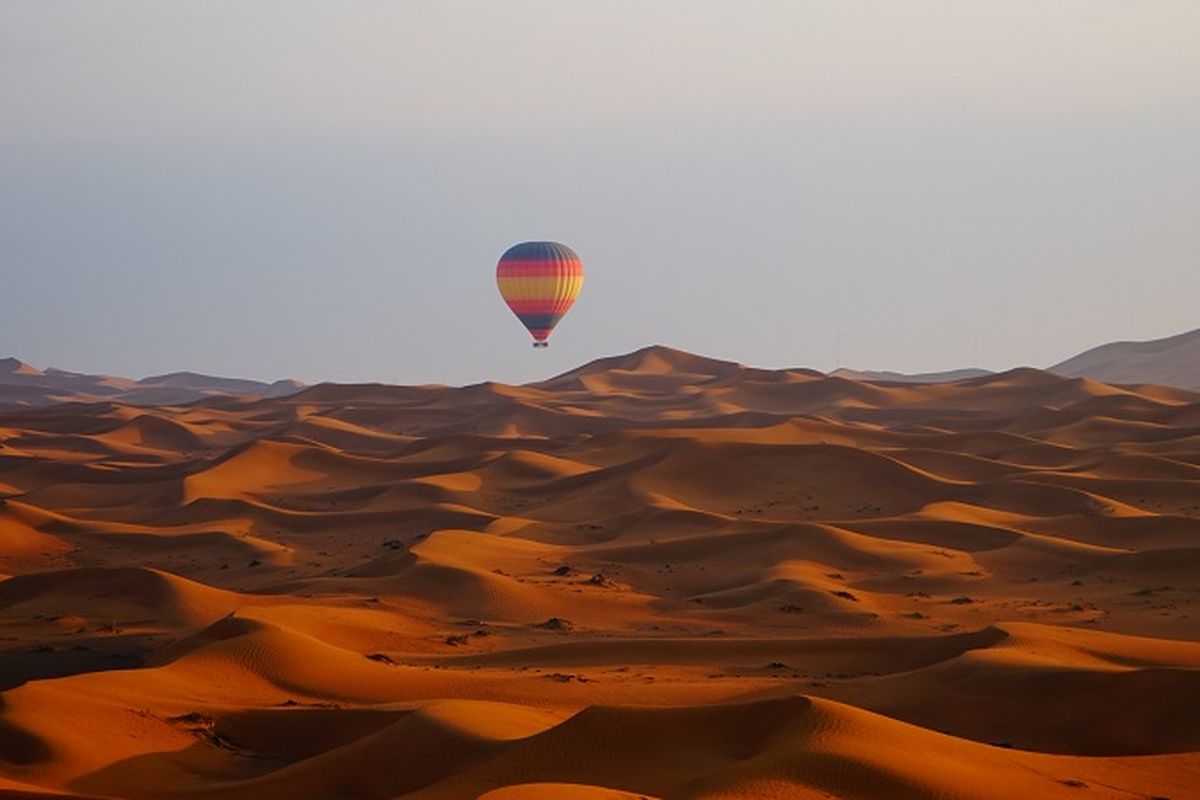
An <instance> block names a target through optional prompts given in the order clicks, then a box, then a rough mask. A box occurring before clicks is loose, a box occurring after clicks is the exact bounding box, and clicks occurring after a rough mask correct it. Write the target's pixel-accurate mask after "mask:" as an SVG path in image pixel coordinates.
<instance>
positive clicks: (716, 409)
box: [0, 347, 1200, 800]
mask: <svg viewBox="0 0 1200 800" xmlns="http://www.w3.org/2000/svg"><path fill="white" fill-rule="evenodd" d="M0 372H3V374H4V376H5V379H4V380H5V387H6V388H5V392H9V391H10V390H11V391H12V392H16V393H19V391H26V390H28V391H29V392H32V393H33V394H30V395H29V397H27V398H26V400H25V401H22V402H23V405H22V407H19V408H10V409H9V410H7V411H3V412H0V578H3V580H0V795H4V796H12V797H22V796H30V797H49V796H68V797H110V798H112V797H116V798H184V797H192V798H214V799H215V798H230V799H231V800H232V799H233V798H274V797H280V798H311V799H312V800H320V799H322V798H333V797H339V798H342V797H344V798H371V799H372V800H374V799H375V798H379V799H380V800H383V799H384V798H400V797H403V798H425V799H433V798H446V799H447V800H449V799H450V798H476V797H484V798H488V800H514V799H515V798H577V799H578V800H615V799H616V798H643V797H644V798H656V799H657V800H667V798H671V799H672V800H676V799H679V798H711V799H713V800H715V799H716V798H775V797H778V798H809V797H811V798H818V797H820V798H829V797H836V798H856V799H861V798H888V799H889V800H890V799H891V798H926V797H946V798H1011V797H1014V796H1028V797H1075V798H1078V797H1096V798H1113V797H1122V798H1123V797H1139V798H1153V797H1160V798H1161V797H1169V798H1172V799H1173V800H1181V798H1189V797H1196V796H1200V795H1198V794H1197V790H1196V787H1198V786H1200V724H1197V722H1196V721H1197V720H1198V719H1200V626H1198V623H1197V620H1198V619H1200V616H1198V615H1200V395H1198V394H1191V393H1189V392H1187V391H1184V390H1182V389H1178V388H1166V387H1160V386H1153V385H1140V384H1123V385H1121V386H1112V385H1108V384H1104V383H1099V382H1097V381H1095V380H1087V379H1076V378H1063V377H1058V376H1056V375H1053V374H1050V373H1045V372H1039V371H1037V370H1030V369H1020V370H1013V371H1010V372H1006V373H1001V374H996V375H981V376H971V377H960V376H954V377H955V378H956V379H955V380H950V381H945V382H940V383H933V382H921V383H897V382H891V381H886V380H882V381H868V380H856V379H854V378H852V377H847V376H824V375H821V374H820V373H817V372H813V371H810V370H802V369H794V370H779V371H768V370H761V369H754V368H749V367H744V366H742V365H739V364H736V363H732V362H727V361H719V360H715V359H708V358H704V357H701V356H696V355H692V354H689V353H683V352H680V351H676V350H671V349H669V348H659V347H656V348H646V349H643V350H640V351H637V352H635V353H631V354H627V355H624V356H616V357H613V358H608V359H602V360H600V361H597V362H593V363H591V364H588V365H584V366H582V367H580V368H578V369H576V370H572V371H571V372H568V373H566V374H564V375H560V376H558V377H555V378H551V379H549V380H546V381H543V382H541V383H538V384H532V385H528V386H505V385H502V384H496V383H484V384H477V385H474V386H466V387H445V386H418V387H393V386H383V385H376V384H363V385H332V384H324V385H319V386H314V387H310V388H307V389H303V390H302V391H298V392H296V393H294V394H291V395H289V396H284V397H262V396H253V397H234V396H229V395H228V394H227V393H228V392H238V391H243V390H247V391H253V392H256V393H257V392H258V387H255V386H251V387H249V389H245V387H242V386H241V385H240V384H236V383H233V384H220V385H216V384H212V385H210V384H206V383H205V382H204V381H203V380H201V379H199V378H195V377H191V376H187V375H176V376H164V377H163V378H162V379H161V380H158V381H157V382H151V383H153V386H150V385H149V384H147V385H144V386H141V387H140V388H139V387H138V385H136V384H133V382H122V381H120V380H111V381H105V380H99V379H90V378H89V379H87V380H85V378H87V376H73V375H70V374H59V373H53V371H47V372H42V371H40V370H37V369H35V368H32V367H29V366H28V365H24V364H21V363H19V362H15V361H14V362H8V361H5V362H0ZM51 383H53V385H54V392H55V394H53V397H51V396H50V394H48V390H47V389H46V386H48V385H49V384H51ZM13 387H16V388H13ZM22 387H23V388H22ZM290 388H293V389H299V388H300V387H290ZM151 389H154V390H155V391H164V392H166V391H168V390H169V391H170V392H182V391H186V392H196V391H200V392H202V393H208V394H209V396H207V397H205V398H203V399H201V400H200V401H199V402H193V403H191V404H189V405H186V406H182V405H175V404H174V403H175V402H177V401H176V400H163V402H162V403H159V404H157V405H154V404H137V405H135V404H132V403H131V401H130V398H131V397H134V396H136V397H139V398H142V399H145V398H146V397H147V396H148V395H147V394H146V393H147V392H148V391H150V390H151ZM18 390H19V391H18ZM37 392H41V393H42V394H41V395H37ZM135 392H140V394H136V395H134V394H133V393H135ZM214 392H221V394H214ZM5 396H6V397H7V396H9V395H8V394H6V395H5ZM12 396H16V395H15V394H14V395H12ZM38 398H40V399H38ZM48 398H50V399H48ZM51 401H55V402H57V403H58V404H55V405H46V403H47V402H51ZM138 402H139V403H140V401H138ZM152 402H153V401H151V403H152Z"/></svg>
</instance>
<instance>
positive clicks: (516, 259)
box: [496, 242, 583, 347]
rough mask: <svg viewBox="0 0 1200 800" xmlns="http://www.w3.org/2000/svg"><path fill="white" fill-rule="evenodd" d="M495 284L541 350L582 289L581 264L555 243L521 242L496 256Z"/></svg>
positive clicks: (569, 251)
mask: <svg viewBox="0 0 1200 800" xmlns="http://www.w3.org/2000/svg"><path fill="white" fill-rule="evenodd" d="M496 283H497V285H498V286H499V287H500V296H501V297H503V298H504V302H506V303H508V307H509V308H511V309H512V311H513V313H514V314H516V315H517V319H519V320H521V324H522V325H524V326H525V327H526V328H528V329H529V333H530V334H532V335H533V338H534V342H535V343H534V346H535V347H537V346H539V344H540V345H542V346H544V343H545V341H546V339H547V338H548V337H549V336H550V333H551V331H553V330H554V326H555V325H557V324H558V321H559V320H560V319H562V318H563V316H564V315H565V314H566V313H567V311H569V310H570V308H571V306H572V305H573V304H574V303H575V298H576V297H578V296H579V290H580V289H582V288H583V262H581V261H580V260H579V256H577V255H575V251H574V250H572V249H571V248H569V247H567V246H566V245H564V244H559V243H558V242H522V243H521V244H517V245H513V246H512V247H510V248H508V250H506V251H504V255H502V256H500V263H499V264H497V265H496Z"/></svg>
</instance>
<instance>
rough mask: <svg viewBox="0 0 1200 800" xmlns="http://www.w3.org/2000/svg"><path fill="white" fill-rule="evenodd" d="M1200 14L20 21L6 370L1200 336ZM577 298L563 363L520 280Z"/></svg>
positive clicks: (1194, 8) (102, 16)
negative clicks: (559, 264)
mask: <svg viewBox="0 0 1200 800" xmlns="http://www.w3.org/2000/svg"><path fill="white" fill-rule="evenodd" d="M1197 31H1200V3H1197V2H1195V0H1179V1H1178V2H1172V1H1171V0H1153V1H1152V0H1144V1H1135V0H1124V1H1123V2H1112V1H1111V0H1005V1H1004V2H998V1H993V2H973V1H972V0H943V1H942V2H923V1H920V0H907V1H903V0H879V1H878V2H868V1H867V0H845V1H844V2H842V1H839V2H833V1H832V0H830V1H829V2H802V1H801V0H790V1H788V2H766V1H765V0H759V1H755V0H742V1H740V2H733V0H729V2H711V0H653V2H648V1H647V0H634V1H631V0H606V2H603V3H599V2H581V1H580V2H575V1H572V0H545V2H541V1H534V0H505V2H503V3H498V2H492V1H491V0H481V1H480V2H461V1H456V0H431V1H429V2H425V1H422V0H405V2H397V1H394V0H388V1H386V2H385V1H384V0H379V1H378V2H370V1H368V0H342V1H340V2H332V0H327V1H326V2H312V1H311V0H278V1H277V2H268V1H266V0H261V1H258V0H256V1H255V2H247V0H205V1H204V2H182V1H180V2H163V0H146V1H145V2H130V1H128V0H106V1H105V2H103V3H99V2H83V1H82V0H53V1H52V2H51V1H48V0H0V356H4V355H15V356H17V357H19V358H22V359H24V360H26V361H29V362H31V363H34V364H36V365H38V366H42V367H45V366H57V367H60V368H64V369H73V370H78V371H85V372H100V373H107V374H120V375H128V376H132V377H141V376H145V375H150V374H156V373H162V372H168V371H174V370H183V369H187V370H194V371H200V372H208V373H213V374H220V375H229V376H238V377H251V378H259V379H274V378H280V377H294V378H298V379H301V380H305V381H310V382H312V381H321V380H337V381H385V382H393V383H422V382H440V383H455V384H461V383H469V382H475V381H480V380H499V381H506V382H522V381H528V380H536V379H540V378H544V377H547V376H549V375H552V374H555V373H558V372H561V371H564V370H566V369H569V368H571V367H573V366H576V365H578V364H580V363H583V362H585V361H588V360H590V359H593V358H597V357H601V356H606V355H612V354H616V353H622V352H628V351H630V350H634V349H637V348H639V347H643V346H646V345H650V344H655V343H659V344H666V345H670V346H673V347H678V348H681V349H685V350H689V351H692V352H698V353H702V354H705V355H710V356H713V357H718V358H726V359H730V360H735V361H740V362H742V363H746V364H751V365H755V366H765V367H782V366H807V367H814V368H817V369H822V370H828V369H832V368H834V367H836V366H839V365H844V366H850V367H856V368H863V369H894V370H902V371H925V370H938V369H950V368H957V367H964V366H969V365H978V366H983V367H987V368H991V369H1005V368H1008V367H1012V366H1016V365H1034V366H1048V365H1050V364H1052V363H1055V362H1057V361H1059V360H1062V359H1064V358H1066V357H1068V356H1070V355H1073V354H1075V353H1076V352H1078V351H1080V350H1083V349H1086V348H1088V347H1091V346H1094V345H1097V344H1101V343H1104V342H1108V341H1112V340H1118V339H1150V338H1157V337H1160V336H1166V335H1170V334H1174V333H1179V332H1182V331H1185V330H1190V329H1193V328H1197V327H1200V302H1198V300H1197V298H1200V146H1197V142H1200V47H1197V46H1196V41H1197ZM531 239H548V240H555V241H560V242H563V243H565V244H568V245H570V246H571V247H572V248H573V249H574V250H575V251H576V252H578V253H579V255H580V257H581V258H582V259H583V262H584V264H585V268H586V270H587V278H586V283H585V285H584V288H583V292H582V294H581V295H580V298H579V300H578V302H577V304H576V306H575V308H574V309H573V310H572V311H571V313H570V314H569V315H568V316H567V318H566V319H565V320H564V321H563V322H562V323H561V324H560V325H559V327H558V330H557V331H556V332H555V334H554V336H553V337H552V338H551V347H550V348H548V349H546V350H534V349H533V348H531V347H530V346H529V337H528V335H527V334H526V333H525V331H524V329H523V328H522V327H521V326H520V325H519V323H518V322H517V321H516V319H515V318H514V317H513V316H512V315H511V314H510V312H509V311H508V309H507V308H506V307H505V306H504V305H503V303H502V302H501V300H500V298H499V296H498V293H497V290H496V285H495V278H494V274H495V265H496V261H497V259H498V257H499V256H500V254H501V253H502V252H503V251H504V250H505V249H506V248H507V247H508V246H509V245H511V244H513V243H515V242H519V241H524V240H531Z"/></svg>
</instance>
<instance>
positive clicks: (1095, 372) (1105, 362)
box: [1050, 328, 1200, 391]
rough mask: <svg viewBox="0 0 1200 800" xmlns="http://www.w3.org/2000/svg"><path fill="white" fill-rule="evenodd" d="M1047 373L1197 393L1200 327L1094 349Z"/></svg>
mask: <svg viewBox="0 0 1200 800" xmlns="http://www.w3.org/2000/svg"><path fill="white" fill-rule="evenodd" d="M1050 371H1051V372H1054V373H1057V374H1059V375H1066V376H1067V377H1071V378H1091V379H1092V380H1097V381H1104V382H1105V383H1160V384H1164V385H1167V386H1179V387H1182V388H1184V389H1192V390H1194V391H1200V328H1197V329H1196V330H1194V331H1189V332H1188V333H1181V334H1179V335H1177V336H1169V337H1167V338H1165V339H1153V340H1151V341H1148V342H1113V343H1111V344H1106V345H1101V346H1100V347H1094V348H1092V349H1091V350H1087V351H1085V352H1083V353H1080V354H1079V355H1077V356H1074V357H1073V358H1068V359H1067V360H1066V361H1062V362H1060V363H1058V364H1055V365H1054V366H1052V367H1050Z"/></svg>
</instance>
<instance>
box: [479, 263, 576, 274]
mask: <svg viewBox="0 0 1200 800" xmlns="http://www.w3.org/2000/svg"><path fill="white" fill-rule="evenodd" d="M496 274H498V275H500V276H501V277H504V278H553V277H557V276H560V275H561V276H564V277H572V278H574V277H577V276H580V275H582V274H583V265H582V264H580V263H579V262H578V261H501V262H500V263H499V265H497V267H496Z"/></svg>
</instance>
